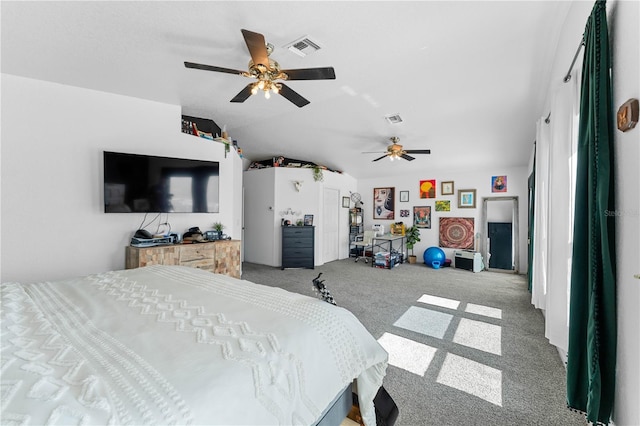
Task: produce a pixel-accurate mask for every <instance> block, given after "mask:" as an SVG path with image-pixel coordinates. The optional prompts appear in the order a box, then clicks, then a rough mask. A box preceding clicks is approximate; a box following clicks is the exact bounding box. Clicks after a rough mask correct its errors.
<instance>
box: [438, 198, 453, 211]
mask: <svg viewBox="0 0 640 426" xmlns="http://www.w3.org/2000/svg"><path fill="white" fill-rule="evenodd" d="M436 211H437V212H450V211H451V201H449V200H440V201H436Z"/></svg>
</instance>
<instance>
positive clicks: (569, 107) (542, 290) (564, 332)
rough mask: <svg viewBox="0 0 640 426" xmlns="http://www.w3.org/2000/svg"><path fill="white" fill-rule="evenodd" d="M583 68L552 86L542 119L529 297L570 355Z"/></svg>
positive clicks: (552, 340) (554, 340) (551, 337)
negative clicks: (547, 110) (548, 113)
mask: <svg viewBox="0 0 640 426" xmlns="http://www.w3.org/2000/svg"><path fill="white" fill-rule="evenodd" d="M580 73H581V67H580V66H578V67H576V68H575V69H574V70H573V72H572V78H571V80H570V81H569V82H568V83H561V84H560V85H559V86H558V87H557V88H556V90H555V91H554V97H553V102H552V106H551V108H552V109H551V111H552V114H551V118H550V123H546V122H545V120H544V119H540V120H538V124H537V138H536V205H535V216H534V218H535V225H534V226H535V229H534V253H533V276H532V278H533V279H532V292H531V302H532V303H533V305H534V306H535V307H537V308H539V309H543V310H544V311H545V312H544V313H545V335H546V337H547V338H548V339H549V342H550V343H551V344H553V345H555V346H556V347H558V349H559V350H560V352H561V353H563V354H565V355H566V352H567V349H568V332H569V300H570V299H569V291H570V288H571V285H570V284H571V277H570V274H571V256H572V244H573V214H574V204H575V203H574V196H575V176H576V152H577V139H578V115H579V112H580V85H579V82H580Z"/></svg>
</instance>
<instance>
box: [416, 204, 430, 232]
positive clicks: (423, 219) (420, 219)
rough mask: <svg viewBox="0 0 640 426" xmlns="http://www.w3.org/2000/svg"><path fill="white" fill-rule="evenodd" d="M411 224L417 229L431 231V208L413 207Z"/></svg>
mask: <svg viewBox="0 0 640 426" xmlns="http://www.w3.org/2000/svg"><path fill="white" fill-rule="evenodd" d="M413 224H414V225H415V226H416V227H417V228H428V229H431V206H414V207H413Z"/></svg>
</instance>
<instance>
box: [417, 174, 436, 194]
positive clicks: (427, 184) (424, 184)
mask: <svg viewBox="0 0 640 426" xmlns="http://www.w3.org/2000/svg"><path fill="white" fill-rule="evenodd" d="M420 198H436V180H435V179H430V180H421V181H420Z"/></svg>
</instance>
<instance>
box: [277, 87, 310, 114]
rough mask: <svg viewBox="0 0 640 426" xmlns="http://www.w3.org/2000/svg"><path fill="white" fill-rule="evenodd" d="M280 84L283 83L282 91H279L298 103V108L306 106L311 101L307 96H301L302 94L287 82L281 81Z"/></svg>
mask: <svg viewBox="0 0 640 426" xmlns="http://www.w3.org/2000/svg"><path fill="white" fill-rule="evenodd" d="M280 85H281V87H280V91H279V92H278V93H279V94H281V95H282V96H284V97H285V98H287V99H289V100H290V101H291V102H293V103H294V104H296V106H297V107H298V108H302V107H303V106H305V105H307V104H308V103H309V101H308V100H306V99H305V98H303V97H302V96H300V94H299V93H298V92H296V91H295V90H293V89H292V88H290V87H289V86H287V85H286V84H282V83H280Z"/></svg>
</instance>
